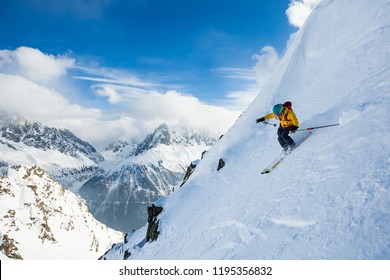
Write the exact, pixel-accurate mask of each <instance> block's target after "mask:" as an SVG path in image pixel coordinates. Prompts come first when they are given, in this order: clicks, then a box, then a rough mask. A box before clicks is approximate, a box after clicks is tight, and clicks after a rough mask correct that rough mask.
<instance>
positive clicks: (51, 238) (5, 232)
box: [0, 166, 122, 259]
mask: <svg viewBox="0 0 390 280" xmlns="http://www.w3.org/2000/svg"><path fill="white" fill-rule="evenodd" d="M0 232H1V234H0V235H1V236H2V242H1V245H0V259H7V258H11V259H97V258H98V257H99V256H100V255H101V254H103V253H104V252H105V251H106V250H107V249H108V248H110V247H111V244H112V243H113V242H117V241H119V240H121V239H122V234H121V233H119V232H116V231H114V230H112V229H109V228H107V226H105V225H103V224H101V223H100V222H98V221H97V220H96V219H94V218H93V217H92V215H91V214H90V213H89V211H88V208H87V206H86V205H85V204H84V203H83V202H82V201H81V200H80V199H79V198H78V197H76V195H75V194H73V193H72V192H70V191H67V190H65V189H64V188H63V187H61V186H60V185H59V184H57V183H56V182H54V181H53V180H52V179H50V178H49V177H48V175H47V174H46V173H45V171H43V169H41V168H39V167H37V166H31V167H15V168H12V169H10V170H9V171H8V178H5V177H2V178H0Z"/></svg>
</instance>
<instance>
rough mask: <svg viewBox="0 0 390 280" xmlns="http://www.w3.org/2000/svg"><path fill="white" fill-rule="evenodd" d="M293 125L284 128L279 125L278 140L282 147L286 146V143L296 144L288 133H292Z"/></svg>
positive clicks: (289, 144)
mask: <svg viewBox="0 0 390 280" xmlns="http://www.w3.org/2000/svg"><path fill="white" fill-rule="evenodd" d="M290 130H291V127H286V128H282V127H281V126H279V128H278V141H279V144H280V146H282V148H285V147H286V145H288V146H291V145H292V144H294V140H293V139H292V138H291V137H290V136H289V135H288V134H289V133H290Z"/></svg>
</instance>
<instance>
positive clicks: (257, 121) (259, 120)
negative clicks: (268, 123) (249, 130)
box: [256, 117, 265, 123]
mask: <svg viewBox="0 0 390 280" xmlns="http://www.w3.org/2000/svg"><path fill="white" fill-rule="evenodd" d="M263 121H265V118H264V117H263V118H260V119H257V120H256V123H259V122H263Z"/></svg>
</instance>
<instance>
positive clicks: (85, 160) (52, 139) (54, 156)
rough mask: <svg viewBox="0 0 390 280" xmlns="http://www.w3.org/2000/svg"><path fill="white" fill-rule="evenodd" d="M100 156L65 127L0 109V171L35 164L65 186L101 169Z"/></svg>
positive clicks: (71, 184) (82, 179)
mask: <svg viewBox="0 0 390 280" xmlns="http://www.w3.org/2000/svg"><path fill="white" fill-rule="evenodd" d="M102 161H104V158H103V156H102V155H101V154H100V153H99V152H97V151H96V150H95V148H94V147H92V145H90V144H89V143H87V142H85V141H82V140H81V139H79V138H78V137H76V136H75V135H74V134H73V133H72V132H70V131H69V130H67V129H57V128H52V127H47V126H45V125H42V124H41V123H38V122H32V121H27V120H25V119H24V118H23V117H21V116H18V115H12V114H7V113H5V112H0V174H2V175H3V176H5V175H6V171H7V168H8V167H9V166H12V165H22V166H27V165H38V166H40V167H42V168H43V169H44V170H46V171H47V172H48V173H49V174H50V176H52V177H53V178H54V179H55V180H56V181H57V182H59V183H61V184H62V185H63V186H65V187H66V188H69V189H75V190H77V188H79V187H80V185H81V184H82V183H84V182H85V181H86V180H87V179H89V178H90V177H92V176H93V175H96V174H99V173H101V172H102V170H101V168H100V167H99V166H98V164H99V163H100V162H102Z"/></svg>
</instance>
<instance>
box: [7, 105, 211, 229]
mask: <svg viewBox="0 0 390 280" xmlns="http://www.w3.org/2000/svg"><path fill="white" fill-rule="evenodd" d="M214 142H215V139H214V138H213V137H211V136H207V135H204V134H202V133H200V132H194V131H189V130H187V129H185V128H180V127H177V128H174V129H170V128H168V126H167V125H165V124H163V125H161V126H159V127H158V128H157V129H156V130H155V131H154V132H153V133H151V134H150V135H148V136H147V137H146V138H145V139H144V140H143V141H141V142H139V143H137V142H135V141H134V140H131V139H130V140H129V141H118V142H116V143H112V144H110V145H109V146H108V147H107V148H106V149H105V150H104V151H102V152H101V153H99V152H98V151H96V150H95V148H94V147H93V146H92V145H90V144H89V143H87V142H85V141H83V140H81V139H79V138H77V137H76V136H75V135H74V134H73V133H72V132H70V131H69V130H66V129H57V128H51V127H47V126H45V125H42V124H41V123H37V122H32V121H27V120H25V119H24V118H23V117H21V116H17V115H12V114H7V113H5V112H0V175H1V176H7V172H8V169H9V167H11V166H17V165H21V166H29V165H37V166H39V167H42V168H43V169H44V170H45V171H46V172H47V173H48V174H49V175H50V177H51V178H53V179H54V180H55V181H56V182H58V183H60V184H61V185H62V186H64V187H65V188H67V189H70V190H72V191H73V192H75V193H79V190H80V188H81V187H82V190H81V191H80V194H81V196H82V197H83V198H84V199H86V201H87V203H88V205H89V206H90V209H91V211H92V213H93V214H94V215H95V217H97V218H98V219H99V220H100V221H102V222H104V223H106V224H107V225H109V226H112V227H114V228H115V229H117V230H122V231H128V230H131V229H133V228H139V227H141V226H142V225H143V224H144V223H145V219H146V207H147V206H148V205H150V204H151V203H153V202H154V201H156V200H157V199H158V198H160V197H161V196H165V195H166V194H167V193H168V192H169V191H170V190H171V189H172V188H174V187H175V186H177V185H179V184H180V183H181V181H182V179H183V177H184V174H185V171H186V168H187V166H188V165H189V164H190V163H191V161H193V160H196V159H198V158H200V156H201V154H202V152H203V151H205V150H207V149H208V148H209V147H210V146H211V145H212V144H213V143H214Z"/></svg>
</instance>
